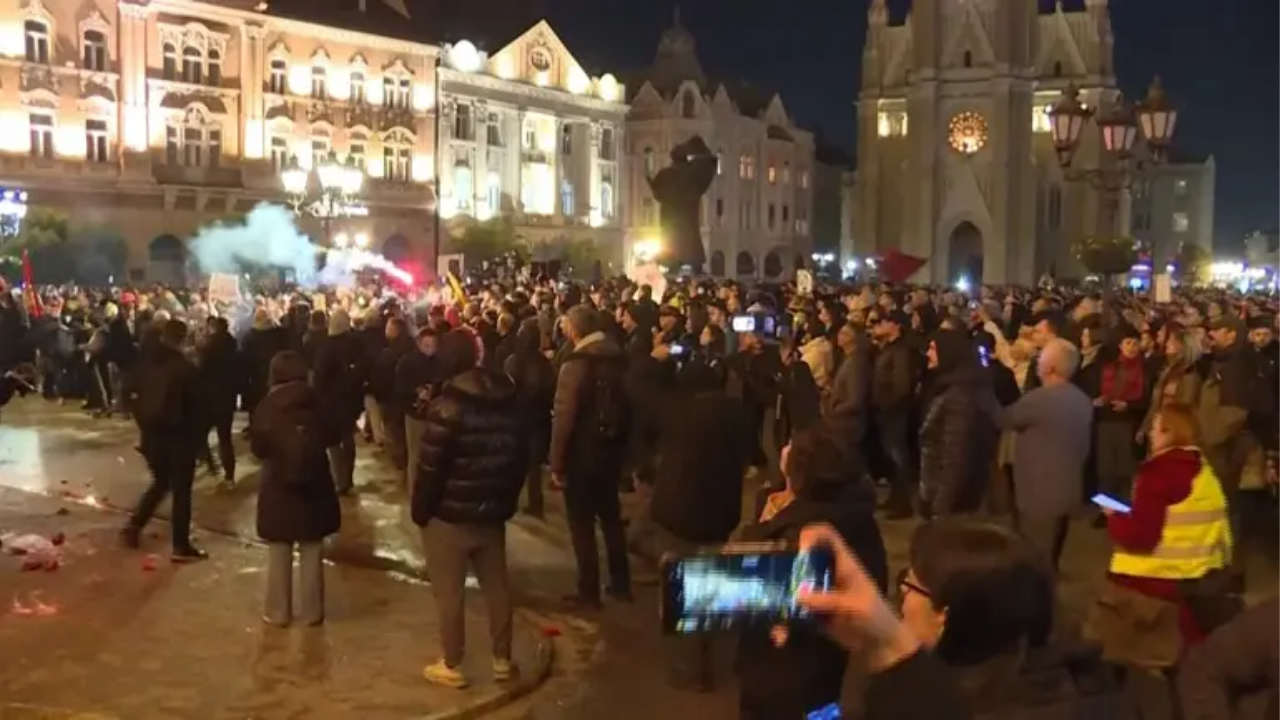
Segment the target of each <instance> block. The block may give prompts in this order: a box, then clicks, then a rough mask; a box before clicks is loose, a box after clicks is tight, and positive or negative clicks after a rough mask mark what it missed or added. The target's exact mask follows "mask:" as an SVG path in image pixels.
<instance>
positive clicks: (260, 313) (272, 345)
mask: <svg viewBox="0 0 1280 720" xmlns="http://www.w3.org/2000/svg"><path fill="white" fill-rule="evenodd" d="M240 348H241V350H242V351H243V352H244V360H245V366H246V369H247V370H248V376H249V377H248V382H247V383H246V384H245V388H244V395H243V398H242V405H243V409H244V410H245V411H247V412H248V413H249V418H250V421H252V419H253V408H254V407H256V406H257V404H258V400H260V399H262V396H263V395H265V394H266V393H267V388H269V387H270V386H271V385H270V375H271V360H272V358H274V357H275V356H276V353H278V352H281V351H283V350H287V349H288V348H289V333H288V331H286V330H285V329H284V328H281V327H279V326H277V325H276V323H275V321H274V320H272V319H271V311H270V310H268V309H266V308H265V307H259V308H258V309H256V310H254V311H253V327H252V328H250V329H249V332H248V333H246V334H245V336H244V340H243V341H241V344H240ZM144 352H145V349H144ZM246 432H248V430H246Z"/></svg>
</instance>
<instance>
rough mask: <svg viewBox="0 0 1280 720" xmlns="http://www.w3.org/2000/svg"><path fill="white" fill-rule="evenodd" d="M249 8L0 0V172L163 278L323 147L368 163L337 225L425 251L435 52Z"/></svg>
mask: <svg viewBox="0 0 1280 720" xmlns="http://www.w3.org/2000/svg"><path fill="white" fill-rule="evenodd" d="M257 6H258V5H257V4H256V3H250V2H222V3H217V4H214V3H202V2H193V1H191V0H150V2H129V1H128V0H119V1H118V2H117V1H116V0H87V1H84V2H81V1H76V2H72V1H71V0H0V11H2V12H0V17H3V18H4V21H3V24H0V88H2V89H0V185H3V186H4V187H8V188H18V189H22V190H25V191H27V192H28V193H29V198H30V200H29V202H30V204H31V205H32V206H40V207H49V208H52V209H55V210H61V211H65V212H67V213H68V214H69V215H70V217H71V222H72V225H73V226H77V227H79V226H93V227H95V228H98V229H105V230H107V231H109V232H114V233H118V234H119V235H120V236H122V237H123V238H124V239H125V240H126V242H127V244H128V247H129V258H128V271H129V272H128V275H129V278H130V279H132V280H142V279H153V280H166V281H168V280H178V279H180V277H181V275H182V271H183V267H184V265H185V264H186V263H185V261H186V257H185V252H184V242H185V241H186V240H187V239H189V238H190V236H191V235H192V234H193V233H194V231H195V230H196V229H197V228H199V227H200V226H202V225H204V224H206V223H209V222H211V221H214V220H218V219H223V218H227V217H229V216H235V215H238V214H240V213H243V212H245V211H246V210H248V209H249V208H251V207H252V206H253V205H255V204H256V203H258V202H261V201H264V200H272V201H280V202H283V194H282V189H281V187H280V172H279V169H280V167H281V165H282V164H283V163H284V162H286V160H287V158H289V157H290V156H293V155H296V156H297V157H298V159H299V161H300V162H301V163H302V164H304V165H305V166H308V167H309V166H310V165H311V164H312V163H313V162H314V159H315V158H316V157H320V156H322V154H327V153H328V152H329V151H330V150H331V149H332V150H334V151H336V153H337V154H338V155H339V157H341V158H343V159H344V160H345V159H346V158H348V157H354V158H355V160H356V162H357V163H358V164H359V165H360V166H361V167H363V168H364V169H365V170H366V172H367V173H368V175H369V180H368V181H367V182H366V183H365V193H364V200H365V202H366V204H367V205H368V206H369V208H370V215H369V217H367V218H359V219H354V220H351V221H349V222H346V224H345V225H344V227H343V229H344V230H347V231H350V232H360V233H366V234H368V235H369V236H370V237H371V238H372V243H373V246H374V249H381V250H384V251H385V252H387V254H388V255H391V256H397V255H398V256H406V255H409V254H411V253H412V254H422V255H425V254H426V253H427V252H428V251H429V250H428V249H429V247H430V243H431V242H432V238H431V236H430V232H431V226H432V223H431V220H430V217H431V214H430V213H431V208H432V206H433V199H432V194H431V193H432V189H431V185H430V182H429V181H430V180H431V173H430V168H431V167H432V156H433V154H434V145H435V143H434V132H433V131H434V125H435V121H434V117H433V115H432V112H433V108H432V106H431V98H433V97H434V83H435V64H436V54H437V50H436V48H435V47H433V46H430V45H424V44H419V43H412V42H406V41H402V40H394V39H389V38H385V37H379V36H374V35H368V34H362V33H357V32H353V31H351V30H347V29H339V28H334V27H324V26H320V25H315V24H309V23H304V22H298V21H295V20H289V19H285V18H281V17H274V16H270V15H266V14H262V13H259V12H254V11H253V9H252V8H253V7H257ZM304 229H306V230H307V231H309V232H311V233H312V235H313V236H315V235H317V234H318V232H317V230H318V228H316V227H311V226H309V225H306V224H304Z"/></svg>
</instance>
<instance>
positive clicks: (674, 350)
mask: <svg viewBox="0 0 1280 720" xmlns="http://www.w3.org/2000/svg"><path fill="white" fill-rule="evenodd" d="M671 354H672V355H683V354H684V346H683V345H680V344H678V343H672V344H671Z"/></svg>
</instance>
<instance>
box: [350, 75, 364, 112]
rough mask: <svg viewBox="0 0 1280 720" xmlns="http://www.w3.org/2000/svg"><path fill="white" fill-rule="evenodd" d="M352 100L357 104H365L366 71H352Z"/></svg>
mask: <svg viewBox="0 0 1280 720" xmlns="http://www.w3.org/2000/svg"><path fill="white" fill-rule="evenodd" d="M351 102H353V103H355V104H356V105H363V104H364V73H361V72H353V73H351Z"/></svg>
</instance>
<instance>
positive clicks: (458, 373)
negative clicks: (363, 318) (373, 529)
mask: <svg viewBox="0 0 1280 720" xmlns="http://www.w3.org/2000/svg"><path fill="white" fill-rule="evenodd" d="M479 358H480V352H479V349H478V339H477V337H476V336H475V334H474V333H473V332H472V331H470V330H469V329H462V330H453V331H450V332H449V333H447V334H445V335H444V337H442V338H441V339H440V345H439V350H438V352H437V353H436V359H437V362H438V363H439V368H440V371H441V372H442V374H443V376H444V377H447V378H449V380H448V381H446V382H445V383H444V385H443V387H442V388H441V389H440V393H439V395H438V396H436V397H435V398H433V399H432V400H431V404H430V405H429V406H428V407H427V412H426V430H425V432H424V433H423V435H422V447H421V449H420V452H419V460H418V467H417V468H416V472H417V480H416V482H414V483H413V498H412V510H413V522H414V523H415V524H417V525H418V527H420V528H422V544H423V546H424V547H425V548H426V553H427V566H428V567H430V568H431V584H432V587H433V588H434V589H435V593H436V605H437V607H438V608H439V613H440V635H441V638H440V639H441V644H442V645H443V647H444V657H443V658H441V659H439V660H438V661H436V662H435V663H432V664H431V665H428V666H427V667H426V669H425V670H424V671H423V675H424V676H425V677H426V678H427V680H430V681H431V682H434V683H438V684H441V685H445V686H448V687H455V688H461V687H465V686H466V684H467V679H466V676H464V675H463V674H462V656H463V652H464V649H465V648H464V643H463V606H462V597H463V586H464V583H465V582H466V579H467V568H468V566H470V567H471V568H472V569H474V571H475V575H476V578H477V579H478V580H479V581H480V589H481V592H483V593H484V596H485V604H486V605H487V606H488V608H489V622H490V627H489V634H490V637H491V638H492V643H493V675H494V679H495V680H498V681H499V682H501V681H503V680H506V679H508V678H510V677H511V675H512V673H513V668H512V666H511V614H512V609H511V593H510V591H509V589H508V587H507V581H508V578H507V554H506V552H507V551H506V548H507V537H506V522H507V521H508V520H510V519H511V517H512V516H513V515H515V512H516V506H517V504H518V503H519V498H520V489H521V486H522V485H523V484H524V479H525V469H526V465H527V462H528V461H527V456H528V452H529V446H528V440H527V438H526V436H525V430H524V422H523V421H524V417H525V416H524V414H523V413H522V406H521V404H520V402H519V400H518V398H517V395H516V386H515V383H513V382H512V381H511V379H510V378H508V377H507V376H506V375H502V374H500V373H496V372H493V371H491V370H487V369H484V368H481V367H478V366H477V364H478V361H479Z"/></svg>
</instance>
